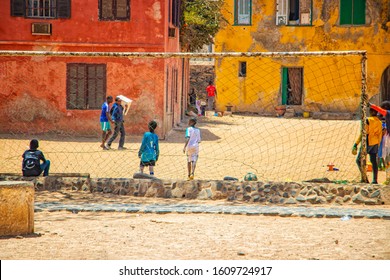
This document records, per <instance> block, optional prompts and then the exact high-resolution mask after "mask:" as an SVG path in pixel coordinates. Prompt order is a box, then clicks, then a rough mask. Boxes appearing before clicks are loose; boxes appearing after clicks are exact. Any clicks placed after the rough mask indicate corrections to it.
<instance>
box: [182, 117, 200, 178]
mask: <svg viewBox="0 0 390 280" xmlns="http://www.w3.org/2000/svg"><path fill="white" fill-rule="evenodd" d="M196 122H197V120H196V118H191V119H190V120H189V122H188V125H189V126H188V127H187V129H186V134H185V139H186V141H185V144H184V148H183V153H186V152H187V167H188V179H189V180H193V179H194V174H195V167H196V162H197V161H198V156H199V143H200V142H201V137H200V130H199V128H196V127H195V125H196Z"/></svg>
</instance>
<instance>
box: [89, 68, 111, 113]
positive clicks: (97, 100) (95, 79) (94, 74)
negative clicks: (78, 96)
mask: <svg viewBox="0 0 390 280" xmlns="http://www.w3.org/2000/svg"><path fill="white" fill-rule="evenodd" d="M105 96H106V65H105V64H92V65H88V66H87V97H86V99H87V109H99V108H100V106H101V105H102V103H103V102H104V99H105Z"/></svg>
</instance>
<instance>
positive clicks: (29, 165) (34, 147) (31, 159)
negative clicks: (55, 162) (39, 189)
mask: <svg viewBox="0 0 390 280" xmlns="http://www.w3.org/2000/svg"><path fill="white" fill-rule="evenodd" d="M38 148H39V142H38V140H37V139H32V140H31V141H30V149H29V150H27V151H25V152H24V153H23V155H22V157H23V161H22V172H23V176H25V177H30V176H39V175H41V173H42V171H43V176H49V170H50V160H47V159H46V158H45V156H44V155H43V153H42V152H41V151H40V150H38ZM41 162H42V164H41Z"/></svg>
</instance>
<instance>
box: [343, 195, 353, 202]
mask: <svg viewBox="0 0 390 280" xmlns="http://www.w3.org/2000/svg"><path fill="white" fill-rule="evenodd" d="M351 199H352V197H351V196H350V195H346V196H344V197H343V202H348V201H350V200H351Z"/></svg>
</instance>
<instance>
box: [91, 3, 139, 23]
mask: <svg viewBox="0 0 390 280" xmlns="http://www.w3.org/2000/svg"><path fill="white" fill-rule="evenodd" d="M104 1H111V2H112V16H111V17H103V2H104ZM125 1H126V17H118V16H117V15H116V14H117V12H118V9H117V6H116V4H117V2H116V0H99V3H98V4H99V21H130V10H131V0H125Z"/></svg>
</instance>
